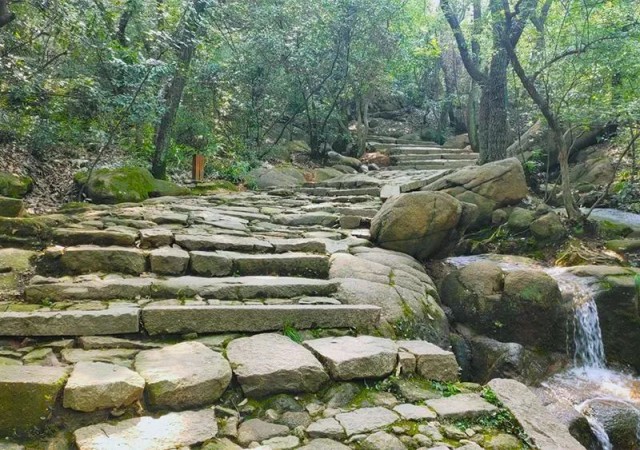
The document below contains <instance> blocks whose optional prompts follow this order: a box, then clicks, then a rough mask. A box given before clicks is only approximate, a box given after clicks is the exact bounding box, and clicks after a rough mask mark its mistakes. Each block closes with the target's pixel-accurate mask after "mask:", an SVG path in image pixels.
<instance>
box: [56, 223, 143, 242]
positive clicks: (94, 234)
mask: <svg viewBox="0 0 640 450" xmlns="http://www.w3.org/2000/svg"><path fill="white" fill-rule="evenodd" d="M137 238H138V231H137V230H134V229H130V228H123V227H117V228H114V229H106V230H94V229H82V228H56V229H55V230H53V241H54V242H55V243H56V244H61V245H122V246H131V245H133V244H134V243H135V242H136V239H137Z"/></svg>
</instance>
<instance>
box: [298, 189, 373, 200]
mask: <svg viewBox="0 0 640 450" xmlns="http://www.w3.org/2000/svg"><path fill="white" fill-rule="evenodd" d="M298 192H301V193H303V194H307V195H314V196H323V197H336V200H338V199H342V198H346V197H364V196H366V200H370V198H369V197H377V196H378V195H380V187H366V188H353V189H331V188H327V187H322V186H318V187H306V188H305V187H303V188H300V189H298ZM366 200H365V201H366ZM351 203H353V202H351Z"/></svg>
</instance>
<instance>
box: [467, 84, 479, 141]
mask: <svg viewBox="0 0 640 450" xmlns="http://www.w3.org/2000/svg"><path fill="white" fill-rule="evenodd" d="M467 128H468V130H469V142H470V143H471V149H472V150H473V151H474V152H476V153H478V152H479V149H480V138H479V137H478V85H477V84H476V82H475V81H471V90H470V91H469V100H468V102H467Z"/></svg>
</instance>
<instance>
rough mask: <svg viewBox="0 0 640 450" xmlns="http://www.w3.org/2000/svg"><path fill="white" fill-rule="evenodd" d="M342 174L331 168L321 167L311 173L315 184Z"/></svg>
mask: <svg viewBox="0 0 640 450" xmlns="http://www.w3.org/2000/svg"><path fill="white" fill-rule="evenodd" d="M341 175H342V172H340V171H339V170H336V169H334V168H332V167H322V168H320V169H316V170H314V171H313V179H314V181H316V182H317V183H319V182H322V181H326V180H330V179H331V178H335V177H339V176H341Z"/></svg>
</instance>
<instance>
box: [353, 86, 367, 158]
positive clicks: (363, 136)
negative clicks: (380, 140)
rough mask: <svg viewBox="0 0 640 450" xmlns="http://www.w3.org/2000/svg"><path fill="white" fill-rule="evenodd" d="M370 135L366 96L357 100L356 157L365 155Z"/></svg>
mask: <svg viewBox="0 0 640 450" xmlns="http://www.w3.org/2000/svg"><path fill="white" fill-rule="evenodd" d="M368 135H369V99H368V98H367V96H365V95H361V96H359V98H358V100H356V137H357V140H356V146H357V151H356V156H358V157H360V156H362V155H363V154H364V152H365V150H366V146H367V137H368Z"/></svg>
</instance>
